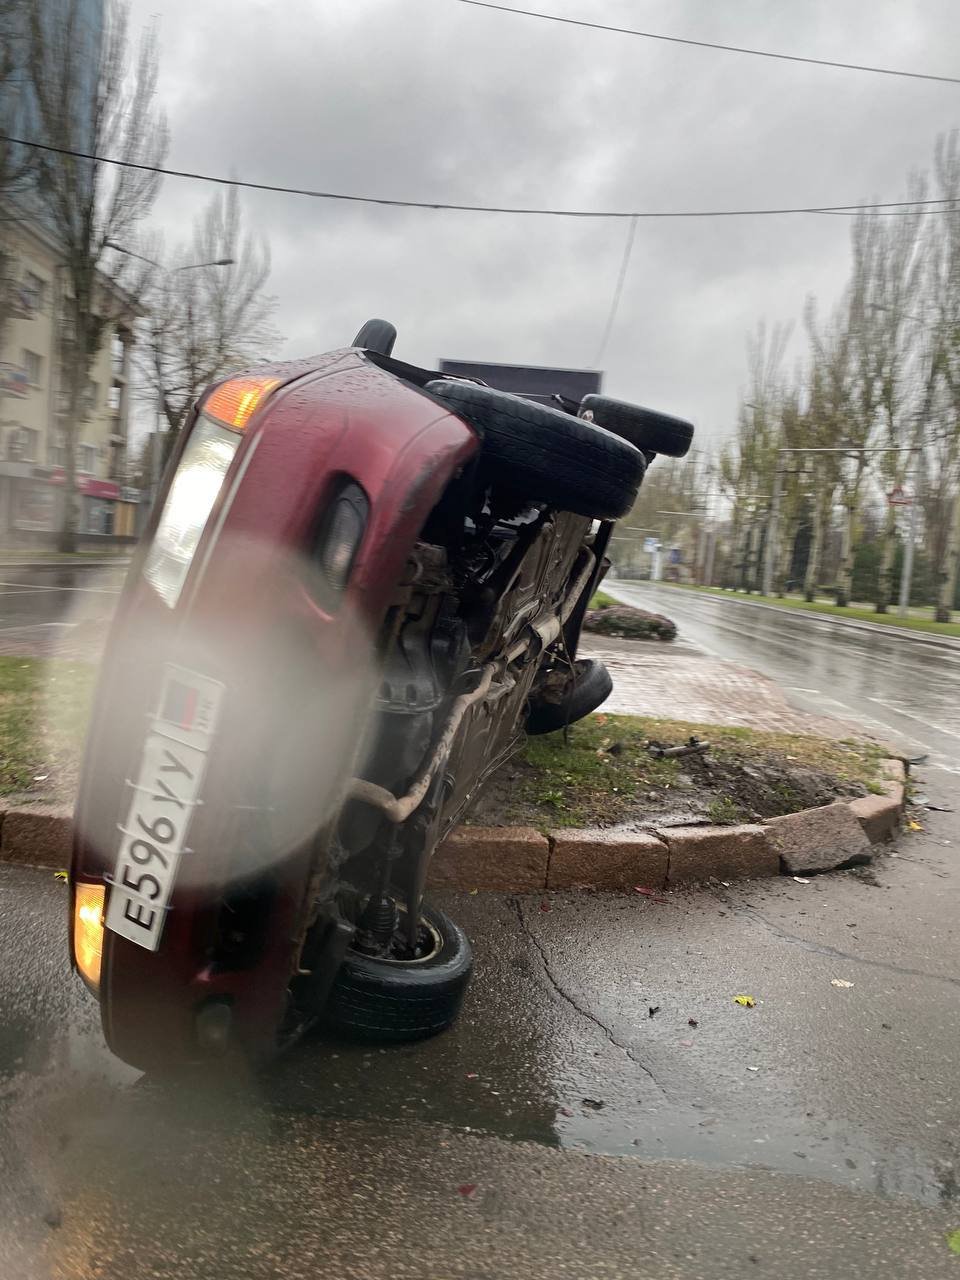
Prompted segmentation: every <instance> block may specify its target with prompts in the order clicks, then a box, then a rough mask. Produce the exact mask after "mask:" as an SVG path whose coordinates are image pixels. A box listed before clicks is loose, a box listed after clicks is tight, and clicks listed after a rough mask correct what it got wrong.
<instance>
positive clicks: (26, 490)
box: [13, 483, 55, 529]
mask: <svg viewBox="0 0 960 1280" xmlns="http://www.w3.org/2000/svg"><path fill="white" fill-rule="evenodd" d="M14 494H15V495H16V501H15V505H14V509H13V512H14V514H13V523H14V525H15V527H16V528H18V529H52V528H53V520H54V511H55V507H54V493H53V490H52V489H51V488H50V486H49V485H42V484H23V483H20V484H18V485H17V487H16V488H15V489H14Z"/></svg>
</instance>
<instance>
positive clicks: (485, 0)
mask: <svg viewBox="0 0 960 1280" xmlns="http://www.w3.org/2000/svg"><path fill="white" fill-rule="evenodd" d="M457 3H458V4H469V5H473V7H474V8H476V9H494V10H496V11H497V12H498V13H514V14H517V15H519V16H520V17H523V18H541V19H543V21H544V22H559V23H561V24H562V25H563V26H567V27H589V28H590V30H592V31H611V32H613V33H614V34H616V35H620V36H638V37H639V38H640V39H641V40H662V41H664V42H665V43H666V44H686V45H693V47H694V48H696V49H718V50H720V51H721V52H723V53H746V54H749V55H750V56H751V57H754V58H776V59H778V60H779V61H781V62H804V63H806V64H807V65H808V66H813V67H834V68H836V69H837V70H840V71H868V72H870V73H871V74H872V75H877V76H903V77H905V78H906V79H908V80H936V81H938V82H939V83H940V84H960V77H957V76H935V75H932V74H931V73H930V72H928V71H900V70H899V69H897V68H895V67H873V66H869V65H868V64H866V63H862V62H834V61H832V60H831V59H829V58H804V57H801V56H800V54H798V53H774V52H773V51H772V50H770V49H746V48H744V47H743V46H742V45H737V44H716V43H715V42H713V41H712V40H691V39H688V38H687V37H686V36H665V35H661V34H660V33H659V32H656V31H637V30H636V29H635V28H634V27H614V26H609V25H607V24H606V23H603V22H588V21H587V20H586V19H585V18H562V17H560V15H559V14H556V13H538V12H537V10H535V9H514V8H513V7H512V6H510V5H505V4H493V3H492V0H457Z"/></svg>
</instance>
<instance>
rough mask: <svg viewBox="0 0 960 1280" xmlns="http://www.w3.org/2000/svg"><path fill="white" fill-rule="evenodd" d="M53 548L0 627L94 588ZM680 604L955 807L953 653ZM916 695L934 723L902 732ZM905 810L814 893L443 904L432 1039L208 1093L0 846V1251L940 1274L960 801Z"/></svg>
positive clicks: (434, 1269) (68, 614) (958, 1044)
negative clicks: (463, 973) (459, 946)
mask: <svg viewBox="0 0 960 1280" xmlns="http://www.w3.org/2000/svg"><path fill="white" fill-rule="evenodd" d="M63 572H64V571H61V570H55V571H49V572H47V573H45V574H43V573H42V574H40V576H38V574H37V571H36V570H33V571H30V572H29V573H28V572H18V573H17V574H15V575H14V574H11V571H10V570H5V571H4V575H5V582H6V587H4V586H0V592H3V593H4V598H3V599H0V610H2V611H3V612H2V613H0V640H2V639H3V638H4V637H3V631H2V627H3V626H6V627H23V628H24V630H23V631H20V632H17V633H12V632H7V633H6V638H7V639H8V640H9V639H10V637H11V635H17V636H22V635H25V634H30V635H31V636H33V635H36V634H42V632H43V629H44V627H45V624H49V623H53V624H62V623H67V624H70V623H72V622H73V620H74V619H75V617H76V614H77V611H78V610H81V611H83V610H86V611H87V614H86V615H85V616H94V615H97V614H103V613H104V612H108V611H109V608H110V599H111V595H110V593H112V592H113V591H115V589H116V586H117V585H118V583H117V580H116V579H117V576H118V575H117V574H116V571H115V570H114V571H111V572H110V573H107V574H104V573H103V572H101V571H96V572H94V571H92V570H85V571H82V576H81V574H79V573H76V572H75V571H71V572H73V573H74V577H73V581H72V587H74V588H80V590H71V589H70V586H71V584H69V583H68V582H67V581H66V580H64V578H63ZM111 578H112V580H111ZM51 587H52V588H54V590H52V591H51V590H49V589H47V588H51ZM91 588H92V589H91ZM629 590H630V591H642V590H647V591H649V588H640V587H636V588H635V587H631V588H629ZM668 590H669V589H661V591H660V593H659V594H665V592H666V591H668ZM678 597H683V600H685V599H686V593H680V592H670V594H669V597H667V599H668V601H669V602H670V603H671V604H675V607H674V608H671V609H669V611H670V612H672V613H673V614H674V615H675V616H676V617H677V618H678V621H680V623H681V626H682V627H683V629H684V632H685V634H686V635H687V636H688V638H690V639H692V640H694V641H696V642H700V643H703V644H704V645H705V646H706V647H709V648H710V649H711V650H712V651H713V652H716V653H720V654H721V655H722V656H729V657H732V658H735V659H736V660H738V661H740V662H745V663H747V664H749V665H751V666H755V667H757V668H759V669H761V670H764V671H765V672H766V673H767V674H768V675H771V676H772V677H773V678H775V679H779V680H781V681H782V682H784V683H785V684H786V685H787V687H788V689H789V688H791V687H792V688H793V690H794V691H793V692H791V694H790V696H791V698H793V699H796V700H797V701H798V703H799V704H802V705H804V706H806V707H807V708H808V709H816V710H820V711H823V710H827V711H831V710H834V711H836V713H837V714H844V715H845V716H846V717H847V718H851V717H852V718H857V714H858V713H859V714H863V712H864V708H867V707H869V708H870V710H868V711H867V712H866V714H869V715H870V716H871V718H872V719H874V720H876V721H878V722H880V723H881V724H883V725H885V726H886V727H888V728H891V729H893V728H896V729H898V730H901V731H902V729H903V728H904V727H905V726H907V731H908V732H909V733H910V735H911V741H914V742H917V743H922V744H923V745H924V748H925V749H927V748H928V749H929V750H930V751H931V752H932V760H931V763H932V765H936V766H937V767H931V768H930V769H928V770H927V771H926V775H925V781H924V783H923V788H924V790H925V791H926V793H927V794H928V795H929V797H930V799H931V800H932V801H934V802H936V803H941V804H946V805H950V806H951V807H952V808H953V809H955V810H960V778H958V777H957V776H956V771H955V765H956V761H955V755H953V754H951V752H952V747H951V742H952V741H953V738H952V736H951V732H950V731H952V730H953V729H954V727H958V726H957V715H956V707H955V706H953V707H952V706H951V704H950V703H949V701H948V700H949V698H950V697H953V698H955V697H956V694H955V693H953V694H952V693H951V692H950V689H949V682H950V676H949V671H950V670H952V667H951V665H950V664H951V663H952V662H954V661H955V660H956V659H954V658H953V656H952V655H951V653H950V651H949V650H945V649H942V648H931V649H929V650H927V651H924V652H920V651H917V650H915V647H911V646H910V642H909V641H907V642H901V641H900V639H899V637H896V638H891V639H890V640H887V638H886V637H881V638H879V639H878V640H876V641H874V639H873V637H872V636H867V637H866V638H864V634H865V633H852V634H851V636H850V637H847V636H841V637H840V638H839V640H837V639H835V638H831V636H832V633H833V632H835V631H837V630H838V628H833V627H830V628H829V631H826V632H824V631H821V629H820V624H819V623H817V622H813V623H811V622H810V620H808V619H804V620H803V621H802V624H800V625H802V626H803V627H804V628H806V629H805V630H802V631H800V630H798V629H796V627H795V629H794V631H790V630H789V624H790V623H792V621H793V620H792V619H790V618H787V619H786V620H784V615H782V614H776V615H774V614H771V615H769V616H770V617H771V618H772V619H774V620H775V621H774V622H773V624H772V629H771V625H770V624H767V623H766V615H765V614H764V611H761V610H754V609H749V610H748V609H745V608H740V607H738V606H737V605H733V604H724V603H723V602H720V604H721V606H722V608H723V609H724V610H725V614H726V615H730V614H735V616H734V617H733V618H732V619H731V618H729V617H727V618H726V620H724V617H725V615H720V614H718V615H717V616H715V617H714V618H713V620H712V621H710V620H709V619H708V620H707V621H705V620H704V619H703V617H698V616H697V614H696V610H697V609H698V607H700V606H699V605H698V604H696V603H694V604H690V605H689V606H685V605H684V604H683V602H682V601H680V602H678ZM648 598H649V597H648ZM693 599H694V600H699V598H697V597H693ZM638 602H641V601H640V600H639V597H638ZM656 607H665V605H664V604H661V603H660V602H659V601H658V602H657V606H656ZM684 608H685V610H686V616H681V609H684ZM753 614H757V615H763V616H762V617H758V620H757V621H755V622H752V623H751V622H750V621H749V620H748V615H753ZM718 618H719V621H718V620H717V619H718ZM828 626H829V624H828ZM50 629H51V630H55V629H56V626H54V627H52V628H50ZM764 630H766V631H767V632H768V634H767V635H764V634H763V632H764ZM898 645H900V646H901V647H899V648H898V647H896V646H898ZM957 657H958V658H960V651H958V654H957ZM938 664H939V666H938ZM938 670H939V672H940V676H939V677H938V675H937V672H938ZM894 671H897V672H899V673H900V676H899V677H898V678H899V680H900V683H899V684H898V685H897V696H896V697H895V698H891V697H886V698H885V701H886V702H888V703H891V702H893V703H897V704H898V707H899V708H900V709H899V710H898V709H897V707H894V709H893V711H891V710H890V708H889V707H881V710H879V711H878V710H877V709H876V708H877V707H878V706H881V704H879V703H876V704H875V703H873V702H871V698H872V697H873V696H875V695H876V692H877V690H878V689H879V690H880V693H881V694H883V691H884V686H885V685H886V684H889V683H890V682H891V681H892V680H893V679H894V677H893V675H892V674H891V673H892V672H894ZM935 686H937V688H936V690H935ZM801 688H805V689H806V690H807V692H806V693H802V692H798V691H797V690H799V689H801ZM811 689H815V690H816V691H817V693H816V698H815V700H813V701H810V700H811V699H814V695H813V694H811V693H810V692H809V690H811ZM828 690H829V694H828V693H827V691H828ZM944 691H946V692H944ZM827 697H829V698H832V699H833V701H834V703H838V704H840V705H841V706H843V708H844V709H845V710H844V711H843V712H841V711H840V710H839V709H838V708H837V707H836V706H831V705H830V704H829V702H828V703H824V702H823V701H822V699H824V698H827ZM805 698H806V699H807V701H806V702H804V699H805ZM935 698H939V699H940V702H939V704H937V705H939V711H938V713H937V720H936V723H937V725H939V728H937V729H931V728H930V726H929V725H928V724H926V723H923V724H920V723H918V722H917V721H914V720H909V724H907V722H908V719H909V718H908V717H906V716H905V715H903V714H902V708H903V707H907V709H909V710H910V712H911V713H912V714H915V715H916V716H918V717H925V716H928V714H929V713H930V710H931V708H932V707H933V705H934V701H933V700H934V699H935ZM894 714H895V715H896V717H897V720H896V724H894V723H893V716H894ZM931 718H932V717H931ZM944 730H946V731H947V732H944ZM934 734H936V735H937V736H936V737H934V736H933V735H934ZM914 735H915V736H914ZM954 745H955V744H954ZM923 823H924V825H925V826H926V828H927V830H926V831H924V832H921V833H917V834H914V835H911V836H905V837H904V838H903V840H902V841H901V843H900V846H899V847H898V849H897V851H896V853H897V856H885V857H883V858H882V859H881V860H880V862H879V863H878V865H877V866H876V867H875V868H874V869H872V870H868V871H862V870H861V871H856V872H847V873H842V874H838V875H835V876H831V877H826V878H823V879H819V880H813V881H812V882H811V883H810V884H807V885H798V884H796V883H794V882H793V881H790V880H783V881H779V880H778V881H766V882H756V883H750V884H741V885H737V884H733V885H730V886H727V887H725V886H714V887H712V888H708V889H704V890H701V891H698V892H690V893H682V894H671V895H668V901H667V902H666V903H665V904H660V903H655V902H650V901H647V900H640V899H637V900H633V899H624V898H622V897H613V896H606V895H585V894H581V895H571V896H563V895H551V896H550V897H549V898H544V899H541V898H511V897H507V896H500V895H491V894H487V895H476V896H473V895H470V894H463V895H458V896H449V895H448V896H447V897H446V900H445V902H444V905H446V906H447V908H448V909H449V910H450V911H451V913H452V914H454V915H456V916H457V918H459V919H460V920H461V921H462V922H463V923H464V925H465V926H466V928H467V930H468V932H469V933H470V935H471V937H472V938H473V941H474V945H475V949H476V952H477V972H476V976H475V979H474V982H473V985H472V988H471V991H470V993H469V995H468V1000H467V1004H466V1007H465V1010H464V1014H463V1017H462V1019H461V1021H460V1023H459V1024H458V1025H457V1027H456V1028H455V1029H454V1030H453V1031H451V1032H450V1033H449V1034H447V1035H445V1036H443V1037H441V1038H439V1039H438V1040H435V1041H432V1042H429V1043H426V1044H423V1045H417V1046H411V1047H405V1048H401V1049H395V1050H391V1051H389V1052H379V1051H376V1050H374V1051H369V1050H365V1049H363V1048H359V1047H356V1046H352V1045H347V1044H342V1043H335V1042H330V1041H327V1040H324V1039H323V1038H322V1037H320V1036H315V1037H313V1038H312V1039H311V1040H310V1041H308V1042H307V1043H306V1044H304V1045H302V1046H301V1047H300V1048H299V1049H297V1050H296V1051H295V1052H294V1053H293V1054H292V1055H291V1056H290V1057H289V1058H288V1059H287V1060H285V1061H284V1062H283V1063H281V1064H280V1065H279V1066H278V1067H277V1068H276V1069H275V1070H274V1071H273V1072H271V1073H270V1074H269V1075H265V1076H261V1077H259V1078H256V1079H251V1078H233V1079H232V1080H231V1081H230V1082H229V1087H226V1088H225V1087H224V1085H223V1083H222V1082H220V1081H218V1080H217V1079H216V1078H215V1077H213V1076H212V1075H211V1076H210V1077H208V1078H207V1079H206V1080H203V1079H200V1080H197V1079H194V1080H192V1081H191V1082H190V1084H189V1087H185V1086H184V1084H183V1083H181V1084H180V1085H177V1084H175V1083H171V1082H168V1081H159V1080H153V1079H149V1078H146V1077H142V1076H139V1075H138V1074H137V1073H136V1072H134V1071H132V1070H130V1069H128V1068H126V1067H125V1066H124V1065H123V1064H121V1063H119V1062H117V1061H116V1060H115V1059H113V1058H111V1056H110V1055H109V1054H108V1052H107V1050H106V1049H105V1047H104V1045H103V1042H102V1038H101V1035H100V1029H99V1023H98V1018H97V1015H96V1010H95V1007H94V1005H93V1002H92V1001H91V1000H90V998H89V997H87V995H86V993H85V992H84V990H83V988H82V987H81V986H80V984H79V982H78V980H77V979H75V978H74V977H73V976H72V975H71V974H70V972H69V969H68V966H67V963H66V956H65V937H64V919H63V912H64V906H65V896H66V894H65V889H64V886H63V885H62V884H61V883H60V882H58V881H57V880H55V879H54V877H53V876H52V875H51V874H50V873H49V872H41V871H35V870H31V869H29V868H17V867H11V866H3V865H0V1011H2V1025H0V1275H2V1277H3V1280H6V1278H7V1277H10V1280H20V1278H21V1277H23V1278H24V1280H48V1278H49V1280H60V1278H61V1277H63V1278H69V1280H73V1278H76V1280H81V1278H83V1280H86V1278H87V1277H110V1278H111V1280H112V1278H114V1277H116V1278H118V1280H119V1278H120V1277H122V1278H123V1280H128V1278H131V1277H138V1278H139V1277H153V1276H162V1277H169V1278H170V1280H173V1278H174V1277H176V1280H207V1277H210V1280H213V1278H214V1277H216V1278H217V1280H219V1278H221V1277H225V1278H227V1280H232V1277H241V1276H251V1277H261V1276H262V1277H268V1276H270V1277H272V1276H284V1277H300V1276H304V1277H306V1276H311V1277H312V1276H315V1275H318V1274H325V1275H336V1276H343V1277H358V1278H359V1277H363V1278H364V1280H366V1278H368V1277H381V1276H382V1277H407V1276H410V1277H418V1280H434V1278H435V1277H436V1278H437V1280H441V1278H446V1277H464V1278H465V1280H468V1278H470V1280H479V1278H480V1277H484V1278H486V1277H497V1280H502V1278H503V1277H504V1276H515V1275H523V1276H524V1277H530V1278H537V1277H541V1276H543V1277H548V1276H549V1277H553V1276H571V1277H593V1276H597V1277H619V1276H623V1277H662V1276H663V1277H672V1276H677V1277H689V1278H693V1277H731V1278H733V1277H736V1278H737V1280H740V1278H741V1277H743V1276H758V1277H771V1278H772V1277H778V1278H780V1277H783V1278H785V1280H800V1278H801V1277H803V1278H804V1280H805V1278H806V1277H823V1278H827V1277H841V1276H842V1277H844V1278H847V1277H849V1278H851V1280H856V1278H857V1277H861V1276H862V1277H868V1276H869V1277H875V1276H878V1275H889V1276H895V1277H900V1276H903V1277H917V1278H918V1280H926V1278H927V1277H941V1276H943V1277H950V1276H956V1275H958V1274H960V1258H954V1257H953V1256H952V1255H951V1254H950V1253H949V1251H948V1249H947V1247H946V1242H945V1233H946V1232H947V1231H950V1230H953V1229H956V1228H958V1227H960V1066H958V1048H960V1031H958V1027H960V965H958V955H960V947H958V928H960V927H958V925H957V922H956V918H957V912H956V905H955V904H956V901H957V888H958V870H957V851H958V846H960V830H958V825H960V824H958V821H957V817H956V814H954V813H929V814H926V815H925V816H924V817H923ZM835 977H836V978H841V979H843V980H845V981H849V982H852V983H853V984H854V985H853V986H852V987H850V988H843V989H840V988H836V987H833V986H832V985H831V980H832V979H833V978H835ZM740 992H744V993H748V994H751V995H753V996H755V997H756V1000H757V1006H756V1008H754V1009H743V1008H740V1007H739V1006H737V1005H735V1004H734V1002H733V996H734V995H735V994H737V993H740ZM651 1009H655V1010H657V1012H655V1013H654V1014H653V1015H652V1016H651V1013H650V1010H651ZM691 1018H692V1019H693V1020H694V1021H695V1022H696V1023H697V1025H696V1026H691V1025H690V1021H689V1020H690V1019H691ZM585 1099H588V1100H590V1101H589V1102H585V1101H584V1100H585ZM595 1104H599V1105H595Z"/></svg>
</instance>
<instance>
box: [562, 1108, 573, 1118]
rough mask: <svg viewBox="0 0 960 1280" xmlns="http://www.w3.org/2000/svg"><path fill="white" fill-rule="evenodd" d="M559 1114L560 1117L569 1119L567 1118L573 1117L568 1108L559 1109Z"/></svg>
mask: <svg viewBox="0 0 960 1280" xmlns="http://www.w3.org/2000/svg"><path fill="white" fill-rule="evenodd" d="M560 1114H561V1115H562V1116H567V1117H569V1116H572V1115H573V1112H572V1111H571V1110H570V1108H569V1107H561V1108H560Z"/></svg>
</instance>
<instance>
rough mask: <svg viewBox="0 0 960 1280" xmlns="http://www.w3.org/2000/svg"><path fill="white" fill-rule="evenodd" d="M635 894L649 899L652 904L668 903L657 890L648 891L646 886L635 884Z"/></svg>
mask: <svg viewBox="0 0 960 1280" xmlns="http://www.w3.org/2000/svg"><path fill="white" fill-rule="evenodd" d="M633 892H634V893H641V894H643V896H644V897H645V898H649V899H650V901H651V902H662V903H666V901H667V900H666V898H662V897H661V896H660V894H659V893H657V891H656V889H648V888H647V886H646V885H645V884H635V885H634V886H633Z"/></svg>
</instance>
